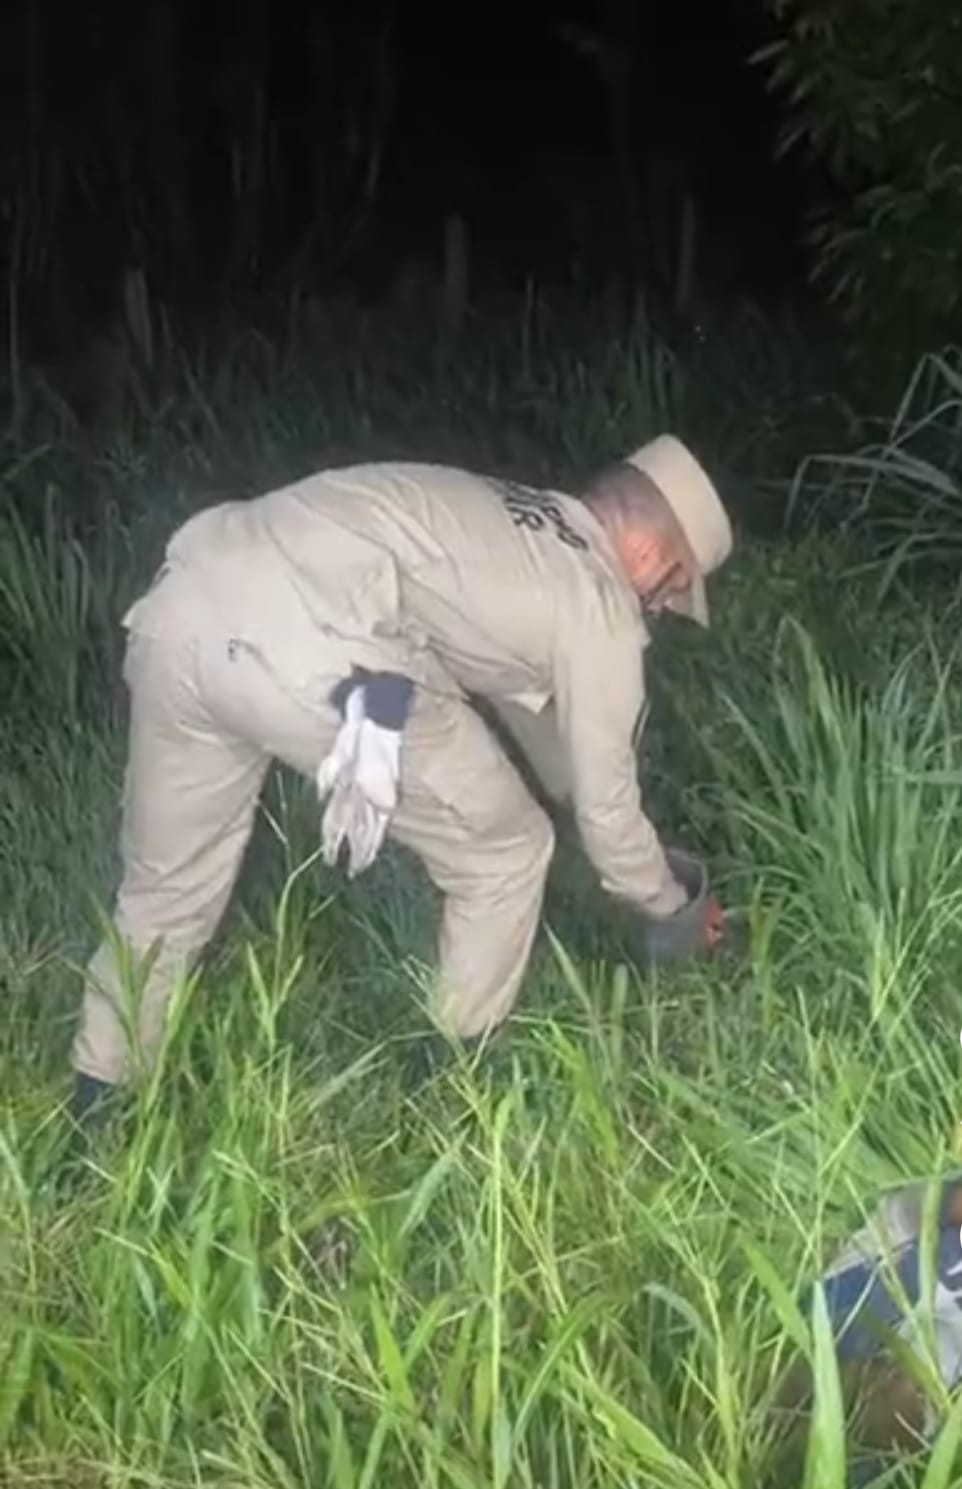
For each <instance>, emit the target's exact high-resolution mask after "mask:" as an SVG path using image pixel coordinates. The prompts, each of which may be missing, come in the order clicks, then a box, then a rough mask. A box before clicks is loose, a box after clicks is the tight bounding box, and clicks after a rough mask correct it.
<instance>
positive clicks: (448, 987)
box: [73, 436, 732, 1115]
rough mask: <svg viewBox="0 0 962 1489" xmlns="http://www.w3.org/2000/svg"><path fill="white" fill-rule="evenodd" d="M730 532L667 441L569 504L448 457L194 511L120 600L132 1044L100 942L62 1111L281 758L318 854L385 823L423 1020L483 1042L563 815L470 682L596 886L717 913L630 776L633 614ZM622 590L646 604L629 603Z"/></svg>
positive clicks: (206, 915) (151, 1044)
mask: <svg viewBox="0 0 962 1489" xmlns="http://www.w3.org/2000/svg"><path fill="white" fill-rule="evenodd" d="M731 546H732V537H731V529H730V526H729V522H728V518H727V517H726V515H725V512H724V509H723V507H722V505H721V503H720V501H719V499H718V496H717V494H716V493H715V490H714V488H713V487H712V485H711V482H710V481H709V479H708V477H707V476H706V474H705V473H704V471H703V470H702V468H701V466H700V465H699V464H698V463H697V462H696V460H695V459H694V457H693V456H692V455H691V454H690V453H689V452H688V451H687V450H686V449H685V447H684V446H683V445H682V444H681V443H680V442H679V441H678V440H676V439H674V438H673V437H669V436H663V437H661V438H659V439H656V440H654V441H653V442H652V443H650V444H649V445H647V446H645V447H644V448H643V449H642V450H640V451H638V452H637V453H636V454H634V455H632V456H631V457H630V458H629V459H628V460H626V461H624V462H622V463H619V464H616V465H614V466H613V467H611V468H610V469H609V470H607V471H605V472H603V473H602V474H601V475H600V476H599V477H598V478H597V479H596V480H595V481H593V482H592V483H591V484H590V486H589V487H588V490H587V491H586V492H585V493H584V495H583V499H582V500H578V499H576V498H574V497H572V496H569V495H565V494H562V493H560V492H555V491H550V492H546V491H540V490H534V489H531V488H529V487H525V486H520V485H517V484H514V483H511V482H506V481H498V480H493V479H486V478H483V477H480V476H476V475H471V474H468V473H466V472H463V471H459V470H453V469H450V468H446V467H441V466H431V465H417V464H382V465H366V466H365V465H361V466H354V467H349V468H346V469H338V470H329V471H324V472H321V473H320V474H319V475H315V476H311V477H309V478H308V479H306V480H303V481H300V482H298V483H296V484H294V485H292V486H288V487H285V488H283V489H281V490H278V491H274V492H271V493H269V494H268V495H265V496H262V497H259V498H257V499H255V500H250V501H233V502H227V503H225V504H223V505H219V506H217V507H214V508H211V509H208V510H206V511H203V512H201V513H200V514H199V515H197V516H195V517H193V518H192V519H190V521H188V522H187V523H186V524H185V525H184V526H183V527H182V528H181V529H180V530H179V531H178V532H177V533H176V534H175V535H174V537H173V539H172V540H171V542H170V543H169V545H168V548H167V553H166V559H165V563H164V565H163V568H162V570H161V573H160V575H159V576H158V579H157V580H156V581H155V583H154V585H153V587H152V588H151V589H150V591H149V592H148V593H147V594H146V595H145V596H144V597H143V598H141V599H140V600H139V601H138V602H137V603H136V604H135V605H134V606H133V607H132V609H131V610H130V611H129V612H128V614H127V616H126V617H125V620H124V624H125V626H126V628H127V630H128V632H129V636H128V649H127V655H126V663H125V679H126V682H127V685H128V687H129V690H130V696H131V717H130V742H129V758H128V766H127V777H126V786H125V794H124V814H123V829H122V856H123V878H122V883H121V886H120V890H119V893H118V897H117V903H116V910H115V922H116V928H117V931H118V932H119V934H120V937H121V938H122V939H123V940H124V941H125V942H126V943H127V944H128V945H129V946H130V948H131V950H132V953H133V955H134V957H135V959H136V958H142V957H145V956H146V954H147V953H148V951H150V952H151V957H152V960H151V963H150V970H149V975H148V976H147V978H146V982H145V985H144V988H143V991H142V995H141V1001H140V1007H139V1028H138V1030H137V1040H136V1041H135V1045H136V1051H134V1050H132V1049H131V1047H130V1046H129V1044H128V1040H127V1038H126V1035H125V1032H124V1024H123V1020H122V1016H121V1011H122V1008H123V993H122V978H121V976H120V973H119V971H118V968H117V966H116V965H115V959H114V955H113V952H112V950H111V948H110V947H109V946H108V945H104V946H101V947H100V949H99V950H98V952H97V953H96V955H95V956H94V958H93V961H92V962H91V964H90V968H89V972H88V977H87V983H86V989H85V996H84V1003H83V1013H82V1019H81V1026H80V1029H79V1031H78V1033H77V1037H76V1040H75V1044H74V1049H73V1065H74V1068H75V1071H76V1073H77V1084H76V1095H75V1112H76V1113H77V1114H78V1115H82V1114H83V1113H84V1112H85V1111H86V1110H87V1109H88V1108H89V1107H90V1105H91V1104H92V1103H93V1102H94V1101H95V1100H97V1099H98V1098H99V1097H100V1096H101V1095H102V1094H104V1093H105V1091H106V1090H107V1089H108V1088H109V1087H112V1086H115V1085H118V1084H120V1083H123V1082H126V1081H128V1080H129V1079H130V1078H131V1077H132V1075H133V1074H134V1067H135V1063H136V1062H135V1061H134V1058H133V1056H134V1054H135V1053H136V1054H137V1058H138V1059H139V1060H140V1061H141V1063H144V1062H146V1064H147V1065H148V1066H149V1063H150V1061H151V1060H152V1059H153V1057H154V1056H155V1054H156V1051H157V1048H158V1045H159V1043H160V1040H161V1038H162V1033H163V1026H164V1017H165V1013H166V1009H167V1005H168V1002H169V998H170V995H171V992H172V990H173V988H174V986H175V985H176V982H177V980H178V978H179V976H180V975H181V974H182V973H183V972H184V971H185V970H186V969H187V968H189V967H190V966H191V965H192V964H193V963H194V961H195V960H196V959H197V957H198V955H199V954H200V952H201V951H202V949H203V948H204V946H205V945H206V943H207V942H208V941H209V939H210V937H211V936H212V934H213V932H214V930H215V927H216V926H217V924H218V922H219V920H220V918H221V915H222V913H223V911H224V909H225V907H226V905H227V902H228V899H229V896H230V893H231V890H232V887H233V884H234V881H235V877H236V875H237V872H238V868H239V866H240V862H241V858H242V855H243V853H244V849H245V846H246V844H247V841H248V837H249V834H250V832H251V828H252V825H253V821H254V814H255V810H256V807H257V802H258V797H259V793H260V790H261V787H262V784H263V781H264V777H265V774H266V772H267V770H268V767H269V765H270V763H271V761H272V759H279V760H281V761H283V762H285V763H286V764H288V765H289V766H292V767H294V768H295V769H296V770H298V771H301V772H303V773H305V774H307V775H308V776H310V777H311V778H313V779H316V780H317V783H318V788H319V792H320V794H321V796H322V798H326V797H329V801H328V806H327V811H326V814H325V818H324V842H325V851H326V856H327V857H328V860H329V861H331V862H333V861H335V860H336V859H337V857H338V853H339V850H340V848H341V846H342V845H343V844H344V842H346V843H347V845H348V848H349V851H350V855H351V869H352V872H357V871H359V870H360V869H362V868H364V867H366V866H367V864H368V863H370V862H371V860H372V859H373V857H374V856H375V855H376V853H377V851H378V849H379V847H380V843H381V840H382V838H383V837H384V835H385V834H387V835H389V836H391V837H392V838H394V839H395V840H396V841H397V842H399V843H403V844H406V845H407V846H408V847H409V848H411V849H413V851H414V852H415V853H416V854H418V856H419V857H420V858H421V859H422V861H423V862H424V864H425V866H426V868H427V870H428V872H429V874H430V876H431V878H432V879H433V881H434V883H435V884H436V885H437V886H438V887H439V889H440V890H441V891H442V893H443V895H444V912H443V919H442V925H441V932H440V957H439V961H440V967H439V977H438V989H437V998H436V1007H435V1017H436V1021H437V1023H438V1025H439V1026H440V1028H441V1029H442V1030H443V1031H444V1032H445V1033H446V1034H447V1035H448V1036H454V1037H457V1038H460V1039H462V1040H468V1041H470V1040H477V1039H480V1038H484V1037H486V1036H487V1035H490V1034H491V1033H492V1032H493V1031H494V1030H495V1029H496V1028H497V1027H498V1026H499V1025H501V1024H502V1023H503V1022H504V1020H505V1019H506V1018H507V1016H508V1014H509V1012H510V1010H511V1008H512V1006H513V1004H514V1002H515V999H516V997H517V995H518V991H519V987H520V984H521V980H522V977H523V974H524V971H525V967H526V965H527V962H528V958H529V953H530V951H531V946H532V942H533V939H534V935H535V931H536V928H537V924H538V920H539V916H540V910H541V903H542V895H543V890H544V883H545V877H546V874H547V870H548V865H549V860H550V858H551V854H552V849H553V844H554V838H553V832H552V828H551V824H550V822H549V819H548V817H547V815H546V814H545V812H544V811H543V810H542V809H541V807H540V806H539V805H538V804H537V803H536V802H535V800H534V798H533V797H532V796H531V795H530V794H529V792H528V790H527V789H526V788H525V786H524V784H523V782H522V780H521V777H520V776H519V775H518V773H517V772H516V771H515V769H514V768H513V766H512V765H511V763H510V762H509V760H508V757H507V756H506V754H505V753H504V751H503V750H502V748H501V746H500V745H499V743H498V741H497V739H496V737H495V734H494V733H493V732H492V731H491V730H490V729H489V728H488V726H487V725H486V724H485V722H484V721H483V719H482V718H481V716H480V714H479V712H478V711H477V709H476V708H475V707H474V706H473V705H472V702H471V698H472V697H475V698H481V699H485V700H487V701H488V703H490V704H491V705H492V706H493V708H494V709H495V710H496V711H497V712H498V713H499V714H500V716H501V717H502V719H503V720H504V721H505V723H506V725H507V727H508V728H509V729H510V730H511V731H513V733H514V735H515V737H516V738H517V740H518V742H519V744H520V746H521V748H522V749H523V751H524V752H525V753H526V755H527V757H528V759H529V761H530V763H531V765H532V767H533V768H534V770H535V772H536V773H537V774H538V775H539V776H540V778H541V780H542V781H543V783H544V785H545V787H546V789H547V790H548V792H549V793H550V794H551V795H553V796H554V797H556V798H557V799H559V800H564V799H567V800H568V801H570V803H571V806H572V808H573V811H574V815H575V818H576V821H577V824H578V827H579V830H580V834H581V838H582V840H583V843H584V846H585V848H586V850H587V852H588V854H589V856H590V858H591V859H592V861H593V863H594V865H595V867H596V869H597V871H598V873H599V875H600V878H601V881H602V884H603V885H604V887H605V888H606V890H607V891H608V892H609V893H610V894H612V895H613V896H616V897H618V898H619V899H620V900H622V901H625V902H627V903H628V904H629V905H631V906H633V907H634V908H635V909H636V910H637V911H638V913H639V915H640V916H642V917H644V918H645V921H646V923H647V924H649V925H650V926H651V927H652V928H653V931H654V932H657V933H658V934H659V935H660V936H661V938H662V942H663V944H664V945H665V946H667V948H668V950H669V951H670V950H671V948H672V946H673V945H677V946H682V945H684V947H686V948H689V949H691V948H697V947H700V946H707V945H709V944H711V942H712V940H713V938H714V936H715V934H716V921H717V917H718V915H719V911H718V907H717V905H716V904H715V903H714V901H712V900H710V899H709V898H708V897H707V894H705V893H701V894H700V895H698V896H697V898H696V900H695V903H694V904H693V905H692V904H690V903H689V902H690V898H691V889H692V888H693V887H695V888H697V883H695V882H694V881H692V882H683V881H684V875H682V878H681V879H679V878H677V877H676V876H675V873H674V872H673V870H672V867H671V866H670V863H669V860H668V858H667V857H666V854H665V852H664V850H663V848H662V846H661V843H660V842H659V839H658V836H657V834H656V832H655V829H654V828H653V827H652V825H651V823H650V822H649V821H648V819H647V817H646V816H645V814H644V812H643V810H642V806H641V802H640V797H639V788H638V779H637V758H636V742H637V731H638V728H639V726H640V724H641V721H642V720H641V716H642V711H643V705H644V685H643V652H644V648H645V646H646V645H647V642H648V639H649V638H648V630H647V628H646V624H645V618H644V617H645V616H646V615H647V616H649V617H650V616H652V615H655V614H657V613H658V612H659V610H661V609H662V608H665V607H668V608H673V609H675V610H677V611H680V612H682V613H684V614H687V615H690V616H692V617H693V618H694V619H695V620H698V621H700V622H701V623H702V624H706V623H707V609H706V604H705V592H704V577H705V575H707V574H708V573H710V572H711V571H712V570H714V569H716V568H717V567H718V566H719V565H720V564H721V563H723V562H724V560H725V559H726V558H727V557H728V555H729V553H730V551H731ZM639 601H640V602H641V603H640V604H639Z"/></svg>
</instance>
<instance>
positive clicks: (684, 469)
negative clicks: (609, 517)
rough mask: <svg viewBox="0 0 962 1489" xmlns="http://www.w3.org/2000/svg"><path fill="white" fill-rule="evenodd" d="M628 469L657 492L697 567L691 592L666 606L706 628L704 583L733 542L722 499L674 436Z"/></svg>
mask: <svg viewBox="0 0 962 1489" xmlns="http://www.w3.org/2000/svg"><path fill="white" fill-rule="evenodd" d="M626 463H627V464H628V465H633V466H634V467H635V469H636V470H639V471H641V472H642V474H643V475H646V476H647V477H648V479H649V480H650V481H652V482H654V484H655V485H656V486H657V487H658V490H659V491H660V492H661V494H662V496H663V497H664V498H665V501H666V502H667V503H668V505H669V506H670V507H671V510H672V511H673V512H674V514H675V516H676V517H677V518H678V521H679V523H680V524H681V527H682V530H683V531H684V534H685V537H686V538H687V539H688V543H689V545H690V547H691V550H692V552H693V553H694V555H695V561H696V563H697V565H698V574H697V577H696V578H695V580H694V582H693V584H692V586H691V589H690V590H689V591H688V593H687V594H684V595H678V596H676V597H675V598H673V599H672V600H670V601H669V602H668V606H669V608H670V609H671V610H675V611H677V612H678V614H679V615H688V616H690V617H691V619H692V620H696V621H698V623H699V625H702V626H707V625H708V600H707V597H706V595H705V578H706V576H707V575H708V574H711V573H713V572H714V570H715V569H717V568H719V567H720V566H721V565H722V564H723V563H724V562H725V560H726V559H727V558H728V556H729V554H730V553H731V551H732V542H733V540H732V529H731V523H730V522H729V520H728V513H727V512H726V511H725V508H724V507H723V506H722V503H721V498H720V497H719V495H718V492H717V491H716V490H715V488H714V486H713V485H712V483H711V481H710V480H709V478H708V476H707V475H706V474H705V472H704V471H703V470H702V468H701V466H700V465H699V463H698V461H697V460H696V459H695V457H694V455H692V453H691V451H690V450H688V449H686V447H685V446H684V445H683V444H682V442H681V440H679V439H676V438H675V437H674V435H671V434H661V435H659V436H658V438H657V439H653V440H651V442H650V443H649V444H647V445H643V446H642V447H641V449H640V450H636V451H635V453H634V454H633V455H628V456H627V457H626Z"/></svg>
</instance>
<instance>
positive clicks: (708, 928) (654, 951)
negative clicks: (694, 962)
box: [642, 848, 721, 964]
mask: <svg viewBox="0 0 962 1489" xmlns="http://www.w3.org/2000/svg"><path fill="white" fill-rule="evenodd" d="M665 856H666V858H667V859H668V866H669V868H670V869H671V871H672V873H673V874H674V876H675V878H676V879H677V880H678V882H679V883H680V884H681V885H682V886H683V887H684V888H685V889H686V890H687V891H688V903H687V905H683V906H682V907H681V909H680V910H677V911H676V912H675V914H674V915H670V916H669V917H668V919H667V920H654V919H652V918H651V917H650V916H644V917H642V920H643V925H644V938H645V951H646V954H647V956H648V959H649V961H651V962H653V963H659V964H660V963H662V962H676V961H681V960H683V959H684V958H685V957H689V956H696V955H697V954H698V953H699V952H702V951H707V950H709V949H710V948H711V946H712V944H713V942H712V925H713V920H714V917H715V916H716V915H717V916H720V914H721V912H720V909H718V907H717V906H715V904H714V901H713V900H712V898H711V896H710V894H709V892H708V870H707V869H706V868H705V865H704V864H703V863H702V862H701V860H700V859H698V858H693V857H692V856H691V855H690V854H688V853H682V852H680V851H679V850H678V849H676V848H669V849H668V850H667V851H666V854H665Z"/></svg>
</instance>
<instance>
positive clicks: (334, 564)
mask: <svg viewBox="0 0 962 1489" xmlns="http://www.w3.org/2000/svg"><path fill="white" fill-rule="evenodd" d="M167 559H168V564H170V565H177V564H185V563H186V564H188V565H190V566H191V567H197V566H198V565H200V566H202V567H203V569H204V571H205V575H206V580H205V584H206V587H207V589H208V591H209V593H210V594H211V596H212V597H215V596H216V600H217V606H218V610H219V611H220V612H221V613H222V614H226V615H227V616H228V617H229V620H230V625H231V627H232V634H233V635H235V636H236V637H237V638H238V639H240V640H242V641H245V642H246V643H247V644H249V645H252V646H255V647H257V648H258V649H259V651H260V652H261V654H262V655H263V657H264V659H265V661H266V662H267V663H268V665H270V667H271V668H272V670H274V671H275V672H276V674H277V676H278V678H279V680H280V681H281V682H283V684H284V685H285V687H287V688H288V689H289V690H291V691H292V692H293V693H295V694H296V695H297V696H298V697H299V698H300V699H301V700H302V701H306V702H309V703H311V702H313V703H314V704H315V706H316V705H320V704H322V703H323V704H324V705H325V706H326V703H327V700H326V698H323V699H322V698H320V697H318V695H317V688H318V679H319V678H320V677H329V676H330V660H331V656H332V653H333V655H334V656H335V657H337V659H338V663H339V665H340V664H343V669H344V671H345V673H346V672H349V671H350V668H351V666H352V665H355V664H356V665H359V666H368V667H372V668H375V669H377V668H391V669H393V670H397V671H400V672H405V673H406V674H407V675H408V676H410V677H412V678H413V679H414V681H415V682H416V683H417V684H418V685H419V686H420V687H421V688H423V689H428V690H430V689H432V688H434V689H438V690H441V691H458V692H464V693H468V694H474V695H477V696H480V697H482V698H485V699H488V700H489V701H490V702H491V703H492V704H493V705H494V706H495V707H496V708H497V707H499V706H501V707H503V708H504V709H505V711H506V712H511V711H513V712H514V714H515V716H516V717H517V716H518V714H519V713H520V714H523V715H527V716H528V717H530V718H532V720H534V719H536V718H537V717H538V716H539V715H541V716H542V718H544V717H545V715H546V714H547V716H548V717H550V719H551V726H552V729H553V730H556V731H557V735H558V740H559V743H560V746H561V748H562V751H563V756H564V760H565V765H566V771H567V775H568V785H569V790H570V796H571V801H572V806H573V808H574V812H575V815H576V818H577V822H578V827H579V831H580V834H581V837H582V840H583V842H584V845H585V848H586V851H587V853H588V855H589V857H590V858H591V860H592V862H593V864H594V865H595V868H596V869H597V871H598V873H599V875H600V878H601V881H602V883H603V885H604V887H605V888H606V890H607V891H608V892H609V893H611V894H612V895H614V896H616V897H618V898H620V899H623V900H625V901H627V902H629V903H632V904H634V905H636V906H637V907H638V908H640V909H643V910H645V911H646V912H647V913H649V914H652V915H656V916H666V915H669V914H671V913H673V912H674V911H675V910H676V909H678V908H679V907H680V905H681V904H683V903H684V900H685V893H684V890H683V889H682V888H681V887H680V886H679V885H678V884H677V883H676V881H675V880H674V878H673V876H672V874H671V872H670V870H669V868H668V865H667V863H666V860H665V855H664V852H663V849H662V847H661V844H660V842H659V840H658V837H657V834H656V832H655V830H654V828H653V827H652V825H651V823H650V822H649V820H648V818H647V817H646V816H645V814H644V811H643V810H642V805H641V799H640V792H639V786H638V771H637V757H636V741H637V733H638V730H639V728H640V727H641V724H642V720H643V711H644V706H645V691H644V672H643V655H644V649H645V647H646V646H647V644H648V640H649V637H648V633H647V630H646V628H645V625H644V622H643V619H642V615H641V608H640V606H639V603H638V600H637V598H636V596H635V594H634V592H633V591H632V589H631V587H630V586H629V584H628V582H627V580H626V578H625V577H624V575H623V573H622V571H621V569H620V567H619V565H618V562H617V560H616V557H615V555H614V552H613V550H612V548H611V546H610V544H609V542H608V540H607V537H606V535H605V533H604V531H603V529H602V528H601V526H600V524H599V523H598V522H597V520H596V519H595V518H594V517H593V516H592V515H591V513H590V512H589V510H588V509H587V508H586V507H585V506H584V505H583V504H582V503H580V502H579V501H577V500H576V499H575V498H573V497H570V496H566V495H564V494H562V493H560V492H555V491H541V490H536V489H534V488H529V487H523V486H519V485H517V484H515V483H511V482H507V481H501V480H497V479H493V478H486V477H481V476H477V475H473V474H469V473H467V472H465V471H461V470H456V469H452V468H449V467H446V466H439V465H427V464H414V463H399V464H374V465H357V466H351V467H346V468H342V469H335V470H327V471H323V472H321V473H319V474H317V475H314V476H310V477H308V478H307V479H306V480H303V481H299V482H297V483H295V484H293V485H290V486H286V487H283V488H281V489H280V490H277V491H273V492H269V493H268V494H267V495H264V496H261V497H257V498H255V499H253V500H249V501H237V502H228V503H224V504H222V505H220V506H217V507H213V508H210V509H208V510H206V511H204V512H201V513H199V514H198V515H197V516H196V517H193V518H191V519H190V521H189V522H188V523H186V524H185V526H184V527H183V528H181V529H180V531H179V532H178V533H177V534H175V536H174V538H173V539H172V541H171V543H170V544H169V546H168V551H167ZM522 732H523V731H522Z"/></svg>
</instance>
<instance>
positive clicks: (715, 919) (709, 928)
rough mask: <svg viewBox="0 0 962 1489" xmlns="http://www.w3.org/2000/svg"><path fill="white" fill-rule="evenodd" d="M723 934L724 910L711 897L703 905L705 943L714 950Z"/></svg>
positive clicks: (709, 948) (710, 949)
mask: <svg viewBox="0 0 962 1489" xmlns="http://www.w3.org/2000/svg"><path fill="white" fill-rule="evenodd" d="M724 935H725V912H724V910H723V909H722V907H721V905H720V904H719V903H718V901H717V900H716V899H715V898H714V897H713V898H712V899H710V900H709V901H708V904H707V905H706V906H705V943H706V945H707V947H708V950H709V951H714V950H715V948H716V946H718V945H719V944H720V942H721V940H722V938H723V937H724Z"/></svg>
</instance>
